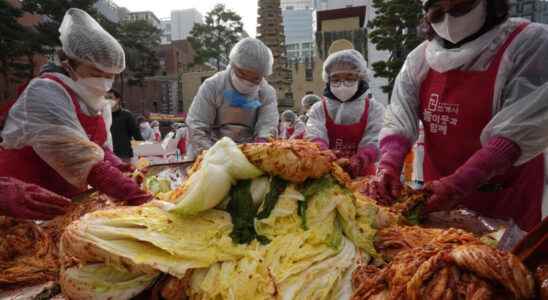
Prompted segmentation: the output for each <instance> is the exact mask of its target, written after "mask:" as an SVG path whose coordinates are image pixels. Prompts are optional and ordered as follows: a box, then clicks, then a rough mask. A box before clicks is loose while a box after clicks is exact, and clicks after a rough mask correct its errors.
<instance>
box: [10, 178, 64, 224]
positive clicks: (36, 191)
mask: <svg viewBox="0 0 548 300" xmlns="http://www.w3.org/2000/svg"><path fill="white" fill-rule="evenodd" d="M70 203H71V201H70V200H69V199H67V198H65V197H63V196H60V195H57V194H55V193H53V192H50V191H48V190H46V189H44V188H41V187H39V186H37V185H34V184H29V183H25V182H22V181H20V180H18V179H15V178H11V177H0V215H4V216H8V217H12V218H19V219H30V220H50V219H53V218H55V217H56V216H59V215H63V214H64V213H65V212H66V210H67V209H68V207H69V206H70Z"/></svg>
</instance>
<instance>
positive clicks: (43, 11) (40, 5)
mask: <svg viewBox="0 0 548 300" xmlns="http://www.w3.org/2000/svg"><path fill="white" fill-rule="evenodd" d="M96 2H97V0H25V1H22V3H23V6H22V9H23V10H24V11H25V12H28V13H30V14H33V15H41V16H43V17H44V21H43V22H41V23H40V24H38V25H36V26H35V28H36V30H37V32H38V36H39V37H40V45H41V48H40V49H38V52H40V54H47V53H52V51H53V49H54V48H55V47H58V46H60V45H61V44H60V41H59V26H61V22H62V21H63V17H64V16H65V12H66V11H67V10H68V9H69V8H79V9H82V10H85V11H86V12H87V13H89V14H90V15H92V16H93V17H97V11H96V10H95V8H94V5H95V3H96Z"/></svg>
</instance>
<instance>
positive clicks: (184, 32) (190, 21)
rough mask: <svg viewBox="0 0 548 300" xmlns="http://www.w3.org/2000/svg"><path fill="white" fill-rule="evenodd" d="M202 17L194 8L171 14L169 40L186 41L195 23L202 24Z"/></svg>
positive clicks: (175, 11)
mask: <svg viewBox="0 0 548 300" xmlns="http://www.w3.org/2000/svg"><path fill="white" fill-rule="evenodd" d="M203 19H204V17H203V16H202V14H201V13H200V12H199V11H198V10H196V9H195V8H191V9H183V10H174V11H172V12H171V40H172V41H179V40H186V39H187V37H188V36H189V34H190V32H191V31H192V28H193V27H194V24H195V23H199V24H203V23H204V20H203Z"/></svg>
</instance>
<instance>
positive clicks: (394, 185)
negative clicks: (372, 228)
mask: <svg viewBox="0 0 548 300" xmlns="http://www.w3.org/2000/svg"><path fill="white" fill-rule="evenodd" d="M380 149H381V161H380V163H379V170H378V172H377V176H375V177H374V178H373V180H372V181H371V182H370V183H369V185H368V186H367V188H366V190H365V193H366V194H367V195H368V196H370V197H372V198H374V199H376V200H377V201H379V202H380V203H382V204H385V205H390V204H392V203H393V202H394V201H395V199H396V198H397V197H398V196H399V195H400V193H401V190H402V188H403V186H402V183H401V181H400V176H401V172H402V169H403V162H404V160H405V155H406V154H407V153H408V152H409V150H410V149H411V142H409V140H408V139H407V138H406V137H404V136H401V135H390V136H387V137H385V138H384V139H382V141H381V142H380Z"/></svg>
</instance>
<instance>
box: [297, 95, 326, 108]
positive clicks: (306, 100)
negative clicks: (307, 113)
mask: <svg viewBox="0 0 548 300" xmlns="http://www.w3.org/2000/svg"><path fill="white" fill-rule="evenodd" d="M320 100H322V99H321V98H320V97H319V96H316V95H306V96H304V97H303V98H302V99H301V105H302V106H306V107H312V105H314V103H316V102H319V101H320Z"/></svg>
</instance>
